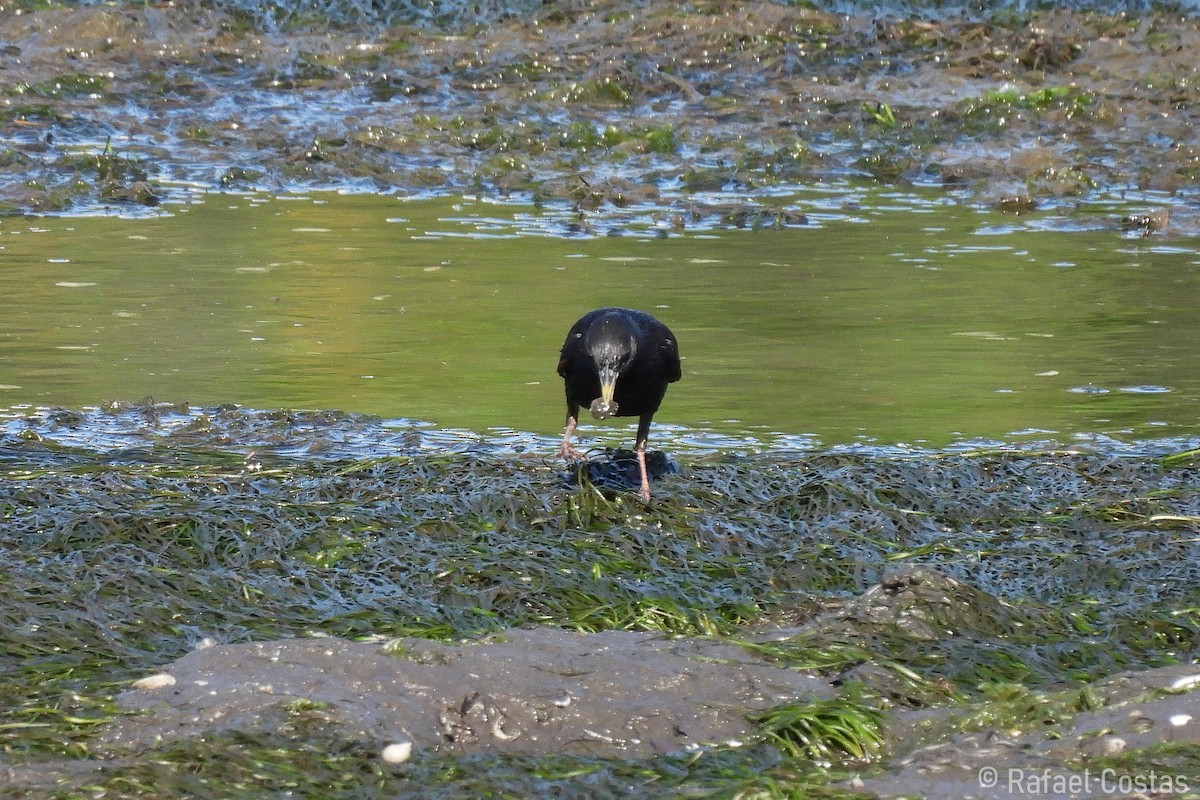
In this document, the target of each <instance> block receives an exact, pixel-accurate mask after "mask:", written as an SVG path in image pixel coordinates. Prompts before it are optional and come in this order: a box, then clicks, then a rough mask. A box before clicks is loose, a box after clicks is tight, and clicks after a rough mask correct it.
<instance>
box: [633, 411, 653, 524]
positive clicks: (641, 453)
mask: <svg viewBox="0 0 1200 800" xmlns="http://www.w3.org/2000/svg"><path fill="white" fill-rule="evenodd" d="M652 416H653V412H651V413H650V414H642V416H641V418H640V419H639V420H638V432H637V439H636V440H635V441H634V444H633V450H634V452H635V453H636V454H637V462H638V475H639V476H640V477H641V479H642V488H641V489H639V490H638V497H640V498H642V502H643V503H649V502H650V475H649V473H647V471H646V439H648V438H649V437H650V418H651V417H652Z"/></svg>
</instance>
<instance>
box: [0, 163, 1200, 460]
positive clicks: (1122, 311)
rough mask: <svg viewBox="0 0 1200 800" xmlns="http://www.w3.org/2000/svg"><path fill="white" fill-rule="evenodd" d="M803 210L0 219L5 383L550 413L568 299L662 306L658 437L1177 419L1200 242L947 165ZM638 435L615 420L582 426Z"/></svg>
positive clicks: (801, 205) (22, 394) (825, 194)
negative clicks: (994, 185)
mask: <svg viewBox="0 0 1200 800" xmlns="http://www.w3.org/2000/svg"><path fill="white" fill-rule="evenodd" d="M781 203H786V204H788V205H789V206H790V207H792V208H795V209H800V210H803V211H805V212H806V213H807V215H808V220H809V222H808V224H807V225H804V226H799V227H794V228H789V229H784V230H757V231H755V230H732V229H712V230H699V231H691V232H685V233H679V232H678V231H677V230H676V229H675V228H674V227H672V226H671V225H670V220H668V219H665V218H664V219H661V220H656V219H655V217H654V216H653V215H652V214H646V215H642V216H641V217H637V218H636V219H637V220H638V221H637V222H635V223H631V224H630V225H629V226H627V227H626V228H625V229H624V230H623V231H622V232H621V235H610V234H611V233H612V232H611V231H609V233H608V234H605V235H584V234H582V233H581V232H580V228H579V226H578V225H577V224H576V222H577V219H576V217H575V215H574V214H572V213H570V212H567V211H565V210H557V211H554V210H549V211H546V210H539V209H536V208H533V207H531V206H528V205H521V204H506V203H495V202H482V201H476V200H471V199H455V200H447V199H440V200H420V201H401V200H397V199H395V198H390V197H381V196H373V195H345V196H343V195H336V194H328V195H303V196H299V195H297V196H288V197H269V196H265V195H263V196H258V195H253V196H250V195H218V194H208V195H203V194H197V195H196V196H195V198H194V199H193V200H192V201H191V202H189V203H187V204H175V205H170V206H166V207H164V208H163V213H162V216H160V217H157V218H142V219H122V218H118V217H103V216H101V217H74V218H68V217H62V218H57V217H50V218H38V219H29V218H7V219H2V220H0V292H3V296H4V297H5V299H6V303H5V313H4V314H3V315H2V316H0V365H2V369H3V372H2V373H0V404H2V405H4V406H7V407H8V408H9V409H10V416H12V415H16V416H20V415H21V414H24V413H27V409H28V408H29V407H33V408H37V407H45V406H66V407H71V408H86V407H89V406H95V405H98V404H100V403H102V402H104V401H108V400H141V399H142V398H145V397H153V398H154V399H156V400H158V401H167V402H171V403H191V404H194V405H196V406H205V405H215V404H225V403H235V404H240V405H244V406H246V407H250V408H259V409H276V408H284V409H339V410H344V411H350V412H365V413H369V414H375V415H379V416H382V417H384V418H385V419H406V420H419V421H421V422H422V423H428V424H429V425H431V426H432V427H433V428H435V429H441V428H445V429H454V430H466V431H474V432H477V433H481V434H485V435H487V436H492V437H495V436H501V437H503V436H505V435H524V434H526V433H527V434H529V435H530V436H531V439H532V440H534V441H538V442H540V441H541V437H549V436H553V435H555V434H556V433H557V432H558V431H559V430H560V429H561V425H562V422H563V416H564V404H563V400H562V387H561V383H560V381H559V379H558V377H557V375H556V374H555V364H556V360H557V353H558V348H559V346H560V345H561V344H562V338H563V336H564V335H565V332H566V330H567V329H568V328H569V327H570V325H571V323H572V322H574V321H575V319H577V318H578V317H579V316H580V315H581V314H582V313H583V312H585V311H587V310H589V309H591V308H595V307H597V306H602V305H628V306H635V307H639V308H642V309H645V310H648V311H650V312H652V313H654V314H656V315H657V316H659V317H660V318H661V319H662V320H663V321H664V322H666V323H667V324H668V325H670V327H671V328H672V329H673V330H674V331H675V333H676V336H677V338H678V339H679V341H680V346H681V351H682V354H683V358H684V370H683V380H682V381H681V382H680V383H679V384H677V385H675V386H673V387H672V388H671V390H670V391H669V393H668V395H667V399H666V402H665V404H664V406H663V408H662V410H661V411H660V413H659V415H658V417H657V418H656V422H657V423H659V424H657V425H656V432H655V434H654V436H655V437H656V438H657V440H658V442H659V443H660V444H661V443H663V442H671V441H672V440H673V441H675V442H676V443H677V444H679V445H691V446H708V445H711V446H714V447H720V446H753V445H754V444H755V443H758V442H764V443H765V442H771V441H778V440H779V439H780V436H782V437H784V438H786V439H787V440H788V441H791V442H802V443H806V444H808V445H813V446H817V445H837V444H852V443H871V444H876V445H896V444H900V445H903V444H912V445H919V446H928V447H943V446H947V445H952V444H955V443H962V442H979V441H984V442H990V441H1000V442H1021V441H1028V440H1030V439H1038V440H1041V439H1056V440H1067V441H1069V440H1071V439H1072V438H1079V437H1087V436H1091V435H1094V434H1105V435H1111V436H1114V437H1117V438H1127V439H1149V438H1161V437H1189V436H1193V435H1195V434H1196V432H1197V409H1198V407H1200V406H1198V404H1197V401H1198V399H1200V347H1198V344H1200V326H1198V325H1197V323H1196V309H1197V307H1200V280H1198V278H1200V273H1198V270H1200V242H1198V241H1196V240H1194V239H1178V238H1175V239H1172V238H1167V237H1162V236H1161V235H1158V236H1150V237H1147V238H1138V237H1132V236H1129V235H1124V234H1122V233H1120V231H1119V230H1117V229H1116V227H1115V226H1114V225H1113V224H1111V221H1112V220H1113V219H1115V218H1117V217H1118V216H1119V215H1120V214H1121V213H1123V212H1124V211H1125V210H1126V209H1123V208H1121V207H1119V205H1118V204H1117V203H1116V202H1114V203H1113V204H1112V206H1111V207H1105V206H1100V207H1097V208H1096V209H1095V213H1094V219H1095V220H1096V224H1094V225H1093V224H1076V223H1070V224H1064V223H1063V221H1062V220H1060V219H1058V218H1056V217H1055V216H1054V213H1053V212H1052V211H1050V212H1046V213H1044V214H1040V215H1039V214H1033V215H1029V216H1022V217H1014V216H1007V215H1001V214H998V213H995V212H991V211H983V210H980V209H975V208H969V207H964V206H962V205H960V204H957V203H955V202H953V201H952V200H951V199H949V198H947V197H946V196H945V195H944V194H943V193H941V192H936V191H930V192H928V193H923V192H922V191H920V190H913V191H906V192H904V193H895V192H885V191H879V190H877V189H871V188H863V187H853V186H825V187H817V188H813V189H810V190H807V191H806V192H803V193H801V194H798V195H796V196H792V197H788V198H785V199H784V200H782V201H781ZM589 430H591V431H592V432H595V433H599V434H602V438H601V439H600V441H602V442H609V443H612V444H622V443H624V444H628V443H629V442H628V441H627V440H629V439H630V438H631V431H632V427H630V426H629V425H627V424H626V421H625V420H620V421H619V422H618V424H617V425H616V426H615V427H614V426H610V425H597V426H595V427H592V428H589Z"/></svg>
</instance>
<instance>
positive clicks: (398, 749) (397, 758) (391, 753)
mask: <svg viewBox="0 0 1200 800" xmlns="http://www.w3.org/2000/svg"><path fill="white" fill-rule="evenodd" d="M380 755H381V756H382V757H383V760H384V761H386V762H387V763H389V764H403V763H404V762H405V761H408V759H409V757H410V756H412V742H393V743H392V744H389V745H388V746H387V747H385V748H383V752H382V753H380Z"/></svg>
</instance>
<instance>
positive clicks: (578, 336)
mask: <svg viewBox="0 0 1200 800" xmlns="http://www.w3.org/2000/svg"><path fill="white" fill-rule="evenodd" d="M575 338H576V339H582V338H583V334H582V333H577V334H575Z"/></svg>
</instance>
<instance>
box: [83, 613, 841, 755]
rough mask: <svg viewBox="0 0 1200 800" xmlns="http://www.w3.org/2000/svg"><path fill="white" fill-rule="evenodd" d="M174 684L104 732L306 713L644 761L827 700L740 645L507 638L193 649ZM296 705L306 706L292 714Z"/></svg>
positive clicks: (289, 719) (510, 747)
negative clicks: (758, 714) (782, 707)
mask: <svg viewBox="0 0 1200 800" xmlns="http://www.w3.org/2000/svg"><path fill="white" fill-rule="evenodd" d="M165 674H166V675H169V676H171V678H172V679H173V681H172V683H171V685H166V686H162V687H160V688H146V689H134V690H131V691H129V692H126V693H125V694H123V695H121V697H120V699H119V703H120V705H121V706H122V707H123V708H124V709H126V710H128V711H133V712H139V713H135V714H133V715H131V716H127V717H124V718H123V719H122V720H121V721H120V722H119V723H118V724H117V725H116V726H115V727H114V729H113V730H112V731H111V732H110V733H109V734H108V735H107V736H106V737H105V738H106V740H107V742H108V743H109V744H111V745H114V746H118V747H132V748H135V749H142V748H146V747H150V746H153V745H155V744H157V743H159V742H161V741H163V740H166V739H171V738H174V737H178V736H197V735H202V734H203V733H205V732H209V731H214V730H228V729H233V730H264V729H266V730H274V729H276V728H278V727H285V728H286V727H287V726H289V725H291V726H293V727H295V724H296V722H295V717H296V712H295V709H297V708H300V709H302V710H303V709H309V711H308V713H309V714H310V715H313V716H316V717H317V718H319V719H320V720H321V721H322V722H323V724H325V725H327V726H332V727H336V728H341V729H343V730H344V734H343V735H345V736H347V737H349V738H366V739H368V740H369V741H376V742H379V743H388V742H411V743H412V744H413V745H414V752H416V753H418V754H420V753H429V752H449V753H463V752H471V751H474V750H479V749H490V750H498V751H520V752H534V753H559V752H569V753H577V754H586V755H608V756H613V755H619V756H628V757H637V756H642V757H644V756H651V755H656V754H664V753H674V752H679V751H681V750H688V749H694V748H696V747H700V746H703V745H710V744H728V743H729V742H731V741H738V740H742V741H744V740H746V739H748V738H750V737H751V736H753V735H754V733H755V730H754V728H753V726H752V725H751V724H750V722H749V719H748V716H747V715H748V713H750V712H754V711H764V710H766V709H768V708H770V707H771V706H774V705H778V704H779V703H782V702H785V701H796V700H800V699H813V698H816V697H828V696H830V695H832V694H833V689H832V688H831V687H830V686H829V685H828V683H827V682H825V681H824V680H821V679H820V678H817V677H814V676H810V675H805V674H802V673H799V672H795V671H792V670H788V669H785V668H781V667H780V666H778V665H773V664H771V663H768V662H767V661H766V660H764V659H763V658H761V657H758V656H754V655H752V654H750V653H748V652H747V651H745V650H744V649H742V648H740V647H737V646H736V645H731V644H726V643H722V642H719V641H707V640H703V639H686V638H679V639H675V638H666V637H661V636H655V635H652V634H647V633H635V632H629V631H607V632H602V633H593V634H578V633H572V632H569V631H563V630H555V629H547V628H537V629H530V630H524V629H514V630H510V631H506V632H504V633H502V634H495V635H493V636H491V637H489V638H487V639H484V640H482V641H479V642H474V643H463V644H446V643H442V642H433V641H429V640H427V639H413V638H403V639H395V640H392V641H390V642H387V643H386V644H382V645H381V644H379V643H366V642H349V641H346V640H344V639H336V638H328V639H308V640H303V639H292V640H286V641H274V642H256V643H253V644H242V645H221V646H214V647H209V648H205V649H201V650H196V651H194V652H192V653H190V654H189V655H187V656H184V657H183V658H182V659H180V660H179V661H176V662H175V663H173V664H170V665H168V667H167V668H166V670H165ZM297 703H301V704H302V705H299V706H298V705H297Z"/></svg>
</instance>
